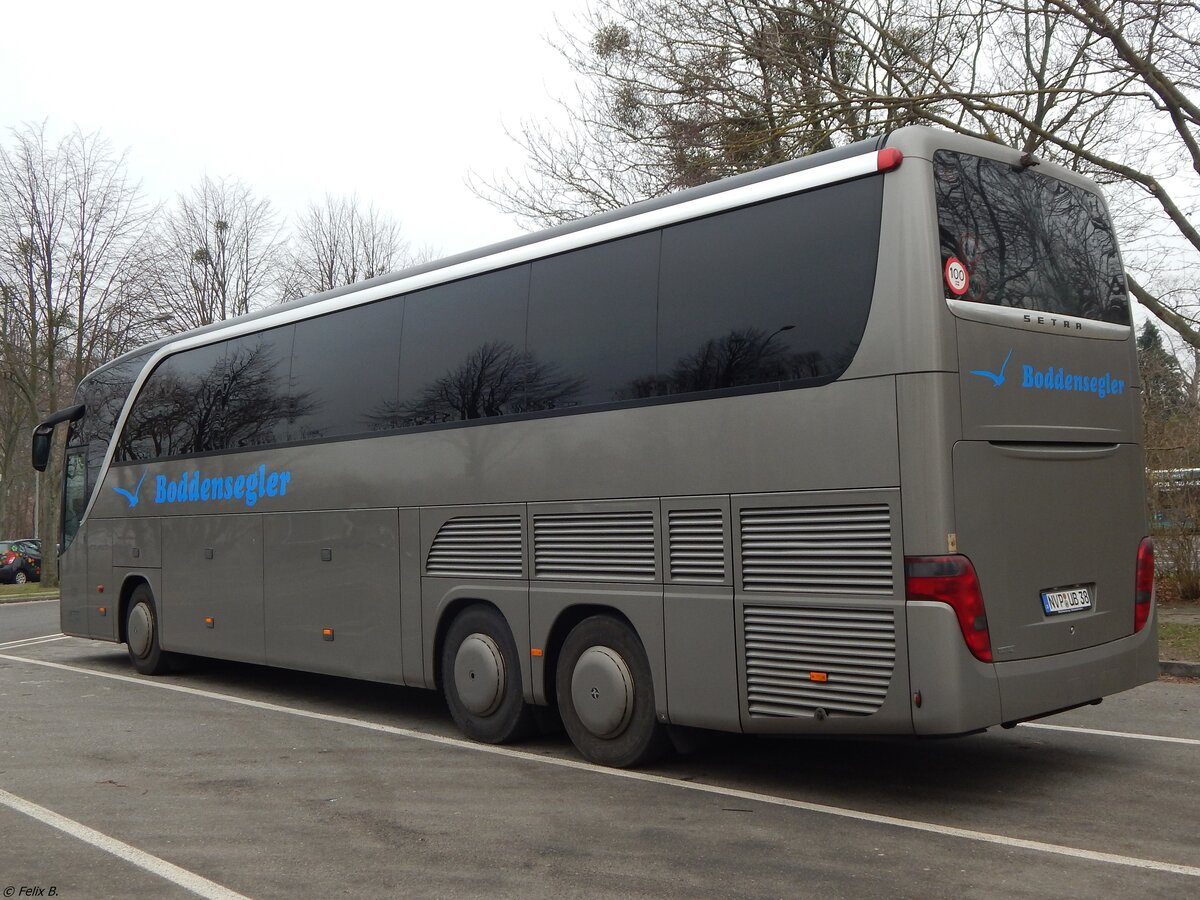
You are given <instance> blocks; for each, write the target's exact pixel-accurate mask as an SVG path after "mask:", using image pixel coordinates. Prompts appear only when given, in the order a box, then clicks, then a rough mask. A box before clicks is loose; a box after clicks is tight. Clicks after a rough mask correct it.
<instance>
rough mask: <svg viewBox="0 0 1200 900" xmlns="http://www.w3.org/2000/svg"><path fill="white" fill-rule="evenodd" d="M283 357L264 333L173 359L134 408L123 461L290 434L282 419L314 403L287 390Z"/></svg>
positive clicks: (257, 443) (277, 438) (258, 442)
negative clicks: (287, 432) (285, 429)
mask: <svg viewBox="0 0 1200 900" xmlns="http://www.w3.org/2000/svg"><path fill="white" fill-rule="evenodd" d="M289 346H290V345H289ZM285 360H286V356H283V357H281V348H280V347H279V346H278V344H277V343H276V342H275V341H274V340H272V339H270V338H268V336H267V335H256V336H253V337H251V338H243V339H240V340H235V341H230V342H227V344H221V345H216V346H210V347H202V348H198V349H197V350H192V351H186V352H184V353H181V354H178V355H176V356H173V357H170V358H168V359H167V360H166V361H165V362H164V363H163V364H162V365H161V366H160V367H159V368H158V370H156V371H155V372H154V373H153V374H152V375H151V376H150V379H149V380H148V381H147V383H146V385H145V387H144V388H143V389H142V392H141V393H140V394H139V395H138V399H137V402H136V403H135V404H134V407H133V409H132V410H131V411H130V416H129V421H128V422H127V423H126V425H125V429H124V431H123V432H122V435H121V442H120V445H119V447H118V459H122V460H147V459H155V458H158V457H168V456H182V455H186V454H191V453H204V452H206V451H210V450H231V449H235V448H238V447H252V446H260V445H265V444H271V443H275V442H278V441H280V440H284V439H286V435H285V434H284V433H283V428H284V427H285V425H284V423H286V422H287V421H288V420H289V419H293V418H296V417H298V416H301V415H304V414H306V413H307V411H308V407H309V405H310V404H309V398H308V396H307V395H306V394H296V395H293V396H289V394H288V390H287V378H286V377H285V376H284V373H285V372H286V368H287V367H286V365H285V364H284V361H285Z"/></svg>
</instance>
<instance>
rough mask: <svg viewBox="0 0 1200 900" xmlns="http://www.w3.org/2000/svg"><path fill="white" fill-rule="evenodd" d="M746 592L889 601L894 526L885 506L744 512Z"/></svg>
mask: <svg viewBox="0 0 1200 900" xmlns="http://www.w3.org/2000/svg"><path fill="white" fill-rule="evenodd" d="M741 549H742V585H743V587H744V588H745V589H746V590H747V591H778V592H786V593H798V594H824V595H829V594H856V595H867V596H871V595H879V596H887V595H890V594H891V593H892V589H893V574H892V572H893V564H892V520H891V512H890V510H889V508H888V506H887V504H884V503H877V504H863V505H846V506H797V507H776V508H768V509H743V510H742V512H741Z"/></svg>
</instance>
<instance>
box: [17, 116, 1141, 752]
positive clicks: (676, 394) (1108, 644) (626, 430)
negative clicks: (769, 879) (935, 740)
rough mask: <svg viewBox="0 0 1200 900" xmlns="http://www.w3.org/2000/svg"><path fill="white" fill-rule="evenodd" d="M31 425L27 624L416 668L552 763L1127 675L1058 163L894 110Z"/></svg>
mask: <svg viewBox="0 0 1200 900" xmlns="http://www.w3.org/2000/svg"><path fill="white" fill-rule="evenodd" d="M63 422H69V423H70V424H69V428H68V438H67V443H66V446H67V450H66V453H67V458H66V463H65V479H66V482H65V486H64V515H63V533H62V544H61V560H60V567H61V578H62V627H63V631H64V632H66V633H68V634H72V635H79V636H85V637H92V638H100V639H104V640H111V641H121V642H125V643H126V644H127V645H128V649H129V655H130V657H131V659H132V662H133V664H134V666H135V667H136V668H137V669H138V670H139V671H140V672H143V673H146V674H156V673H159V672H162V671H164V670H165V668H166V667H167V666H168V665H169V663H170V661H171V657H172V656H174V655H176V654H193V655H200V656H208V657H219V658H224V659H230V660H241V661H245V662H251V663H264V664H269V665H275V666H285V667H291V668H295V669H303V670H308V671H313V672H323V673H331V674H337V675H348V676H354V677H358V678H364V679H372V680H377V681H382V682H393V683H397V684H405V685H416V686H422V687H427V688H439V689H440V690H442V691H443V692H444V694H445V697H446V700H447V702H448V704H449V707H450V711H451V713H452V715H453V717H454V719H455V721H456V722H457V724H458V725H459V726H460V727H461V728H462V730H463V731H464V732H465V733H466V734H467V735H469V736H470V737H472V738H475V739H478V740H482V741H491V742H501V741H509V740H514V739H517V738H518V737H520V736H521V735H522V734H524V733H526V732H527V731H528V729H529V728H530V727H531V723H532V721H533V719H534V715H533V712H534V709H535V708H536V707H539V706H545V707H552V708H556V709H557V711H558V713H559V714H560V715H561V718H562V721H563V723H564V725H565V727H566V730H567V732H568V734H569V735H570V737H571V739H572V741H573V742H574V743H575V745H576V747H577V748H578V749H579V751H580V752H581V753H582V754H583V755H584V756H585V757H586V758H588V759H590V760H593V761H596V762H600V763H605V764H610V765H618V766H627V765H635V764H638V763H640V762H644V761H646V760H648V759H650V758H652V757H653V756H654V755H656V754H657V753H659V752H660V751H662V750H663V749H664V748H665V747H666V743H667V737H668V736H669V735H668V734H667V731H666V729H667V727H668V726H692V727H700V728H706V729H719V730H726V731H742V732H760V733H761V732H767V733H787V734H818V735H863V734H917V735H946V734H960V733H965V732H971V731H976V730H979V729H983V728H987V727H989V726H992V725H996V724H1011V723H1015V722H1018V721H1021V720H1026V719H1030V718H1034V717H1038V716H1042V715H1046V714H1048V713H1051V712H1054V711H1058V710H1062V709H1066V708H1070V707H1073V706H1077V705H1081V704H1086V703H1094V702H1098V701H1099V700H1100V698H1102V697H1104V696H1105V695H1107V694H1111V693H1113V692H1116V691H1120V690H1124V689H1126V688H1130V687H1133V686H1134V685H1137V684H1140V683H1142V682H1146V681H1150V680H1152V679H1153V678H1154V677H1155V676H1156V672H1157V662H1156V657H1157V652H1156V651H1157V648H1156V645H1155V637H1154V628H1153V621H1152V620H1153V604H1152V578H1153V549H1152V545H1151V544H1150V543H1149V541H1148V540H1147V539H1146V535H1147V533H1148V529H1147V521H1146V511H1145V503H1144V476H1143V461H1142V449H1141V446H1140V419H1139V387H1138V375H1137V366H1136V362H1135V355H1134V339H1133V330H1132V328H1131V320H1130V309H1129V301H1128V296H1127V293H1126V288H1125V282H1124V275H1123V270H1122V267H1121V261H1120V257H1119V255H1118V251H1117V247H1116V243H1115V241H1114V236H1113V230H1112V226H1111V224H1110V221H1109V217H1108V214H1107V212H1106V209H1105V205H1104V203H1103V201H1102V200H1101V198H1100V197H1099V195H1098V194H1097V192H1096V189H1095V187H1094V186H1093V185H1092V184H1091V183H1090V182H1088V181H1087V180H1085V179H1083V178H1080V177H1079V176H1077V175H1075V174H1072V173H1071V172H1069V171H1066V170H1064V169H1061V168H1058V167H1056V166H1053V165H1050V164H1048V163H1044V162H1038V161H1037V160H1035V159H1033V158H1030V157H1029V156H1022V154H1021V153H1019V152H1016V151H1014V150H1011V149H1007V148H1004V147H1001V146H997V145H994V144H991V143H986V142H983V141H978V140H973V139H968V138H963V137H957V136H952V135H948V134H944V133H940V132H937V131H933V130H930V129H925V128H919V127H912V128H905V129H902V130H900V131H897V132H894V133H892V134H890V135H888V136H886V137H884V138H881V139H878V140H875V141H869V142H865V143H859V144H855V145H852V146H848V147H843V148H839V149H835V150H831V151H828V152H824V153H820V154H817V155H815V156H812V157H809V158H807V159H803V160H799V161H796V162H792V163H787V164H784V165H779V166H775V167H773V168H769V169H764V170H762V171H759V172H755V173H752V174H747V175H742V176H738V177H736V178H731V179H728V180H726V181H722V182H719V183H715V184H710V185H706V186H703V187H699V188H696V189H693V190H688V191H684V192H681V193H679V194H676V195H674V196H671V197H668V198H664V199H659V200H655V201H650V202H646V203H642V204H638V205H635V206H632V207H629V208H627V209H622V210H618V211H615V212H610V213H606V214H603V215H600V216H595V217H593V218H590V219H586V220H583V221H580V222H577V223H572V224H569V225H564V226H561V227H558V228H555V229H551V230H549V231H545V232H542V233H540V234H535V235H531V236H529V237H526V238H521V239H517V240H514V241H510V242H508V243H504V244H499V245H496V246H493V247H489V248H487V249H484V250H481V251H478V252H474V253H467V254H463V255H460V256H455V257H452V258H450V259H446V260H442V261H440V262H437V263H433V264H430V265H425V266H421V267H418V268H415V269H411V270H408V271H405V272H401V273H398V274H395V275H389V276H386V277H384V278H380V279H376V280H374V281H371V282H366V283H363V284H359V285H354V286H352V287H349V288H344V289H340V290H335V291H331V292H328V293H325V294H321V295H318V296H315V297H311V298H308V299H305V300H301V301H298V302H295V303H292V304H289V305H285V306H280V307H275V308H271V309H267V310H263V311H260V312H258V313H255V314H252V315H249V316H245V317H242V318H240V319H234V320H230V321H227V322H221V323H217V324H215V325H212V326H209V327H206V328H202V329H199V330H196V331H192V332H188V333H186V334H183V335H178V336H175V337H171V338H167V339H164V340H161V341H159V342H157V343H154V344H151V345H149V346H147V347H144V348H142V349H140V350H138V351H136V352H133V353H130V354H127V355H125V356H123V357H121V358H119V359H117V360H116V361H114V362H112V363H109V364H108V365H106V366H103V367H102V368H100V369H98V370H97V371H95V372H94V373H92V374H91V375H89V376H88V377H87V378H86V379H85V380H84V381H83V383H82V384H81V385H80V386H79V392H78V396H77V405H76V406H74V407H71V408H70V409H66V410H62V411H60V412H59V413H56V414H55V415H54V416H52V417H50V418H49V419H48V420H47V421H46V422H45V423H43V424H42V425H41V426H39V428H38V429H37V430H36V431H35V436H34V457H35V460H34V461H35V465H37V466H40V467H44V466H45V465H46V459H47V457H48V454H49V448H50V443H51V441H50V437H51V433H52V431H53V429H54V427H55V425H56V424H58V423H63Z"/></svg>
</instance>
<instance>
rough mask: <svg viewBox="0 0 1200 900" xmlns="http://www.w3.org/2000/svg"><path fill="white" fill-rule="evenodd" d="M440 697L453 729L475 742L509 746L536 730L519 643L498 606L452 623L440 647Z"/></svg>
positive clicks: (466, 613) (477, 609) (483, 608)
mask: <svg viewBox="0 0 1200 900" xmlns="http://www.w3.org/2000/svg"><path fill="white" fill-rule="evenodd" d="M442 693H443V694H444V695H445V697H446V704H447V705H448V706H449V707H450V715H451V716H453V717H454V722H455V724H457V725H458V727H459V728H460V729H461V730H462V732H463V734H465V735H466V736H467V737H469V738H471V739H472V740H475V741H480V742H482V743H485V744H505V743H508V742H510V741H516V740H520V739H521V738H523V737H526V736H527V735H528V734H529V733H530V732H531V731H532V730H533V728H534V725H535V722H534V717H533V708H532V707H531V706H529V705H528V704H527V703H526V702H525V697H524V694H523V690H522V685H521V658H520V656H519V655H518V653H517V643H516V641H514V640H513V636H512V632H511V631H509V628H508V622H507V621H506V620H505V618H504V616H502V615H501V614H500V612H499V611H498V610H496V609H495V608H494V607H491V606H483V605H478V606H471V607H468V608H467V609H465V610H463V611H462V612H461V613H459V614H458V616H457V617H456V618H455V619H454V621H453V622H452V623H451V624H450V630H449V631H448V632H446V640H445V642H444V643H443V645H442Z"/></svg>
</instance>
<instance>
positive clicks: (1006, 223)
mask: <svg viewBox="0 0 1200 900" xmlns="http://www.w3.org/2000/svg"><path fill="white" fill-rule="evenodd" d="M933 169H934V179H935V183H936V192H937V208H938V232H939V240H940V243H941V250H942V266H943V270H944V272H945V275H946V277H945V289H946V294H947V297H949V298H952V299H959V300H966V301H970V302H974V303H983V304H989V305H993V306H1006V307H1010V308H1013V309H1027V310H1035V311H1037V312H1045V313H1054V314H1059V315H1064V316H1076V317H1079V318H1085V319H1094V320H1097V321H1101V322H1112V323H1116V324H1120V325H1128V324H1129V300H1128V296H1127V294H1126V289H1125V278H1124V271H1123V270H1122V268H1121V260H1120V257H1119V256H1118V254H1117V244H1116V240H1115V238H1114V236H1113V229H1112V223H1111V222H1110V221H1109V218H1108V215H1107V213H1106V212H1105V209H1104V204H1103V203H1102V202H1101V200H1100V198H1099V197H1097V196H1096V195H1095V194H1093V193H1091V192H1090V191H1086V190H1084V189H1083V188H1081V187H1078V186H1076V185H1073V184H1069V183H1067V182H1065V181H1060V180H1059V179H1057V178H1050V177H1047V176H1044V175H1039V174H1038V173H1037V172H1036V170H1034V169H1032V168H1027V167H1018V166H1011V165H1008V164H1006V163H1001V162H997V161H995V160H990V159H983V158H982V157H978V156H970V155H968V154H965V153H952V152H949V151H946V150H939V151H938V152H937V153H935V154H934V159H933Z"/></svg>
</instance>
